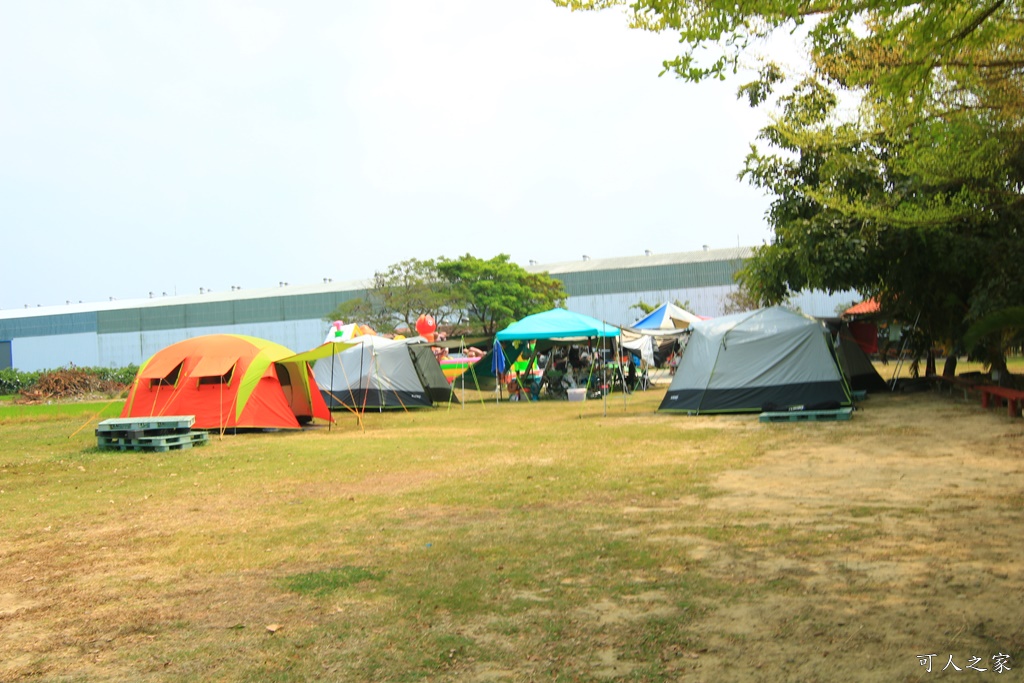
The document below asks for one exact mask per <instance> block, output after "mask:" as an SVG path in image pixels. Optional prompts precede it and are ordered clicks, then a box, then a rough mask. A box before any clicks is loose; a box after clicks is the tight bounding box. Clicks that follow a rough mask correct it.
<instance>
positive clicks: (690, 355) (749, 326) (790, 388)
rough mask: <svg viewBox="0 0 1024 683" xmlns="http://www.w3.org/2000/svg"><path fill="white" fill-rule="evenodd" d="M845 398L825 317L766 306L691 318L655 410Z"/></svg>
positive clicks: (838, 402)
mask: <svg viewBox="0 0 1024 683" xmlns="http://www.w3.org/2000/svg"><path fill="white" fill-rule="evenodd" d="M850 403H851V399H850V390H849V387H848V386H847V383H846V381H845V379H844V377H843V374H842V371H841V370H840V368H839V364H838V361H837V359H836V355H835V352H834V349H833V345H832V337H831V336H830V335H829V333H828V330H827V329H826V328H825V325H824V324H823V323H822V322H821V321H819V320H816V319H814V318H810V317H808V316H805V315H803V314H800V313H795V312H793V311H790V310H787V309H785V308H781V307H772V308H764V309H760V310H757V311H748V312H744V313H736V314H733V315H727V316H723V317H721V318H715V319H713V320H706V321H701V322H697V323H694V324H692V325H691V326H690V339H689V341H688V342H687V344H686V348H685V350H684V351H683V355H682V358H681V359H680V361H679V366H678V368H677V370H676V374H675V376H674V377H673V378H672V384H671V385H670V386H669V388H668V391H667V392H666V394H665V398H664V400H663V401H662V403H661V406H660V408H659V410H664V411H675V412H685V413H690V414H700V413H739V412H761V411H763V410H789V409H796V408H799V407H803V408H804V409H818V408H826V407H827V408H839V407H840V406H848V405H850Z"/></svg>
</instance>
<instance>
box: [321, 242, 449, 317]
mask: <svg viewBox="0 0 1024 683" xmlns="http://www.w3.org/2000/svg"><path fill="white" fill-rule="evenodd" d="M462 303H463V302H462V301H461V300H460V299H459V293H458V292H457V291H456V290H455V289H454V288H453V287H452V286H451V285H450V284H449V283H448V282H447V281H446V280H445V279H444V278H443V277H441V275H440V273H439V271H438V268H437V262H436V261H435V260H433V259H428V260H426V261H421V260H419V259H408V260H406V261H402V262H400V263H396V264H394V265H392V266H390V267H389V268H388V269H387V270H382V271H377V272H376V273H374V276H373V286H372V287H370V289H368V290H367V292H366V295H365V296H364V297H360V298H357V299H352V300H349V301H346V302H345V303H343V304H341V305H340V306H339V307H338V308H337V309H335V310H334V311H332V312H331V313H330V314H328V315H327V316H326V319H327V320H329V321H330V320H344V321H346V322H359V323H366V324H368V325H370V326H371V327H373V328H374V329H376V330H378V331H381V332H390V331H392V330H393V329H395V328H396V327H402V326H404V327H405V328H407V329H410V330H411V329H415V323H416V319H417V318H419V316H420V315H423V314H429V315H431V316H433V318H434V320H435V321H437V324H438V326H442V325H447V324H456V323H458V322H459V317H460V311H461V308H462Z"/></svg>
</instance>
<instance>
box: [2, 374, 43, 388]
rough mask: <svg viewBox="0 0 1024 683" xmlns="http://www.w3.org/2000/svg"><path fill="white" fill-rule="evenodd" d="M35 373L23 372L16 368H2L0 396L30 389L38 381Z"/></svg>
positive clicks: (37, 375)
mask: <svg viewBox="0 0 1024 683" xmlns="http://www.w3.org/2000/svg"><path fill="white" fill-rule="evenodd" d="M40 374H42V373H40V372H38V371H36V372H23V371H21V370H18V369H17V368H4V369H2V370H0V394H17V393H20V392H21V391H24V390H25V389H31V388H32V387H33V386H35V384H36V382H38V381H39V375H40Z"/></svg>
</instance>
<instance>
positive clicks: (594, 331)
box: [497, 308, 619, 341]
mask: <svg viewBox="0 0 1024 683" xmlns="http://www.w3.org/2000/svg"><path fill="white" fill-rule="evenodd" d="M617 336H619V328H617V327H616V326H615V325H610V324H608V323H606V322H604V321H601V320H598V319H597V318H591V317H590V316H589V315H583V314H582V313H573V312H572V311H567V310H565V309H564V308H553V309H551V310H550V311H544V312H543V313H535V314H534V315H528V316H526V317H525V318H523V319H522V320H520V321H518V322H514V323H512V324H511V325H509V326H508V327H506V328H505V329H503V330H501V331H500V332H498V334H497V339H498V341H512V340H516V339H520V340H530V339H589V338H591V337H617Z"/></svg>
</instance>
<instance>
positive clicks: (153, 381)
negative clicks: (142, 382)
mask: <svg viewBox="0 0 1024 683" xmlns="http://www.w3.org/2000/svg"><path fill="white" fill-rule="evenodd" d="M181 366H182V363H178V364H177V365H175V366H174V369H173V370H171V371H170V372H169V373H168V374H166V375H164V376H163V377H152V376H150V377H149V386H150V387H173V386H174V385H176V384H177V383H178V375H180V374H181Z"/></svg>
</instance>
